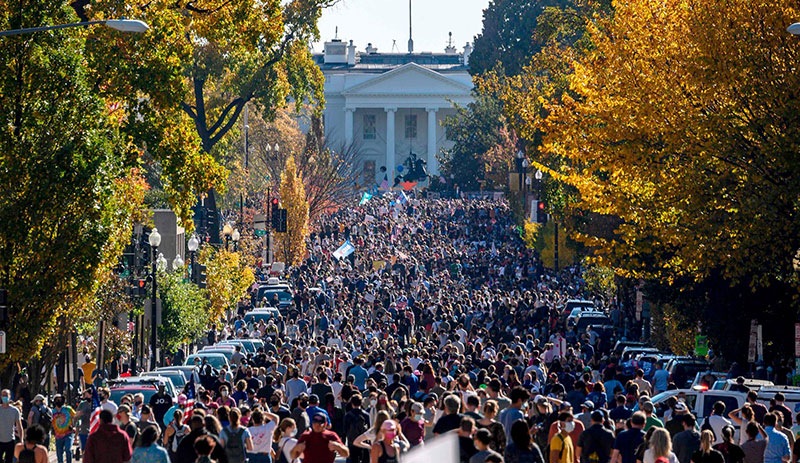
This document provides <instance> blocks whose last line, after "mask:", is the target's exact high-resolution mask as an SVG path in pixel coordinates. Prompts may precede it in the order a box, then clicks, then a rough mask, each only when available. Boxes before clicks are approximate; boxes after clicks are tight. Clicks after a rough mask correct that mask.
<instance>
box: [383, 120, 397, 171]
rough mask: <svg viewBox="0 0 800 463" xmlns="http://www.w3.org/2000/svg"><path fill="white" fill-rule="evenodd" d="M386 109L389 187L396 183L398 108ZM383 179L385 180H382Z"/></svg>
mask: <svg viewBox="0 0 800 463" xmlns="http://www.w3.org/2000/svg"><path fill="white" fill-rule="evenodd" d="M384 111H386V175H387V177H388V178H389V187H391V186H392V185H394V169H395V167H396V166H395V159H394V148H395V146H394V145H395V143H394V130H395V129H394V118H395V114H396V113H397V108H384ZM381 181H383V180H381Z"/></svg>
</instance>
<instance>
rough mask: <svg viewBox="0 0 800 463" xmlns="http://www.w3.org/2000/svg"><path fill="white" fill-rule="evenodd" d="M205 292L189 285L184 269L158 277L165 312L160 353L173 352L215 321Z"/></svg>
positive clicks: (160, 338)
mask: <svg viewBox="0 0 800 463" xmlns="http://www.w3.org/2000/svg"><path fill="white" fill-rule="evenodd" d="M206 292H207V291H206V290H203V289H200V288H198V287H197V285H195V284H194V283H192V282H190V281H186V280H185V278H184V271H183V269H181V271H175V272H173V273H169V274H163V275H161V276H159V294H160V297H161V303H162V312H161V325H159V327H158V340H159V342H160V346H161V349H163V350H165V351H166V352H174V351H175V350H177V348H178V347H180V345H181V344H184V343H187V342H192V341H194V340H195V339H197V338H198V337H199V336H200V335H201V334H203V332H204V331H205V329H206V327H207V326H208V323H209V322H211V321H212V320H211V317H210V310H209V309H210V308H211V304H210V302H209V299H208V297H207V294H206Z"/></svg>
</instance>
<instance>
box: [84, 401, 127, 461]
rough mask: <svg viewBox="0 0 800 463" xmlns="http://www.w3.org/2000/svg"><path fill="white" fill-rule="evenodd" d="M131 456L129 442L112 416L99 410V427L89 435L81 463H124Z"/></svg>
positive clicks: (106, 411)
mask: <svg viewBox="0 0 800 463" xmlns="http://www.w3.org/2000/svg"><path fill="white" fill-rule="evenodd" d="M132 454H133V452H132V450H131V441H130V439H129V438H128V435H127V434H125V433H124V432H122V430H120V429H119V426H117V425H116V424H114V415H113V414H112V413H111V412H110V411H108V410H101V411H100V426H99V427H98V429H97V431H95V432H94V433H93V434H89V439H88V440H87V442H86V452H85V453H84V455H83V462H84V463H124V462H127V461H130V459H131V456H132Z"/></svg>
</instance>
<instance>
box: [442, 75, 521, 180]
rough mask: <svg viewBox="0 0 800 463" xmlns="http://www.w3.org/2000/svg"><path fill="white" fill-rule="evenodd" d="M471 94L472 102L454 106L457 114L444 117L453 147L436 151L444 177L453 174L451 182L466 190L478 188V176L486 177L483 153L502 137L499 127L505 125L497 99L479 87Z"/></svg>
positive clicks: (479, 177) (498, 142)
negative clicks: (439, 151)
mask: <svg viewBox="0 0 800 463" xmlns="http://www.w3.org/2000/svg"><path fill="white" fill-rule="evenodd" d="M473 94H474V96H475V101H474V102H472V103H470V104H469V105H467V106H466V107H464V106H458V107H456V115H455V116H449V117H447V118H446V119H445V121H444V127H445V129H446V130H447V139H448V140H452V141H453V147H452V148H451V149H450V150H447V151H443V152H441V153H439V154H438V155H437V158H438V160H439V163H440V164H441V171H442V174H443V175H444V176H445V178H448V179H449V178H450V177H451V176H452V177H453V182H455V183H457V184H458V185H459V186H460V187H461V189H462V190H467V191H469V190H478V188H479V187H480V184H479V183H478V180H486V179H487V178H488V176H487V172H486V171H487V169H486V162H485V159H484V155H485V154H486V153H488V152H489V151H490V150H491V149H492V148H494V147H495V146H497V145H498V144H500V143H501V142H502V141H503V139H502V137H501V133H500V131H501V129H502V128H503V125H504V122H503V115H502V106H501V104H500V102H499V100H498V99H497V98H496V97H495V96H493V95H491V94H487V93H484V92H481V91H480V90H475V91H474V92H473ZM504 182H507V180H505V181H504ZM493 186H494V185H493V184H491V183H487V185H486V187H487V188H492V187H493Z"/></svg>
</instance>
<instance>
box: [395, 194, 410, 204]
mask: <svg viewBox="0 0 800 463" xmlns="http://www.w3.org/2000/svg"><path fill="white" fill-rule="evenodd" d="M397 200H398V201H400V204H402V205H404V206H405V205H406V204H408V196H406V192H405V191H401V192H400V194H399V195H397Z"/></svg>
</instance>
